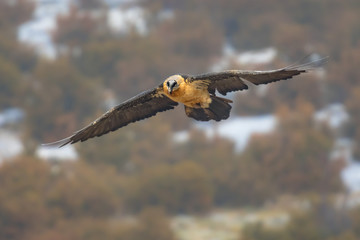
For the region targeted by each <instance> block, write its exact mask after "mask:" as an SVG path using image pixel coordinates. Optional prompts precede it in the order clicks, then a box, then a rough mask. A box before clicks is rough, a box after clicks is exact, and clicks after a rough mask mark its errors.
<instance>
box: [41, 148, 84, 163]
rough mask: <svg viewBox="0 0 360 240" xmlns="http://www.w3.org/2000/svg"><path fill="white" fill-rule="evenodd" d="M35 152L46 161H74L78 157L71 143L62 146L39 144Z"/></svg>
mask: <svg viewBox="0 0 360 240" xmlns="http://www.w3.org/2000/svg"><path fill="white" fill-rule="evenodd" d="M35 154H36V156H37V157H39V158H41V159H44V160H47V161H64V160H65V161H69V160H70V161H74V160H76V159H77V158H78V154H77V152H76V150H75V147H74V146H73V145H66V146H64V147H62V148H59V147H48V146H39V147H38V148H37V149H36V152H35Z"/></svg>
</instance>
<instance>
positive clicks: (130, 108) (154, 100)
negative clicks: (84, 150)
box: [45, 85, 178, 147]
mask: <svg viewBox="0 0 360 240" xmlns="http://www.w3.org/2000/svg"><path fill="white" fill-rule="evenodd" d="M176 105H178V103H177V102H174V101H172V100H171V99H169V98H168V97H166V96H165V95H164V94H163V89H162V85H161V86H159V87H158V88H154V89H152V90H149V91H145V92H143V93H140V94H139V95H137V96H135V97H133V98H130V99H129V100H127V101H125V102H123V103H122V104H120V105H118V106H116V107H114V108H112V109H111V110H109V111H107V112H106V113H104V114H103V115H102V116H101V117H99V118H98V119H96V120H95V121H93V122H92V123H90V124H89V125H88V126H86V127H85V128H83V129H81V130H79V131H77V132H75V133H74V134H73V135H72V136H70V137H68V138H65V139H62V140H60V141H57V142H54V143H50V144H45V145H52V146H54V145H55V146H57V145H60V147H62V146H64V145H66V144H68V143H70V144H73V143H76V142H79V141H81V142H83V141H86V140H87V139H89V138H93V137H99V136H101V135H104V134H106V133H108V132H111V131H115V130H117V129H119V128H121V127H124V126H126V125H128V124H129V123H132V122H136V121H139V120H142V119H145V118H149V117H152V116H154V115H156V114H157V113H158V112H163V111H166V110H170V109H173V108H174V107H175V106H176Z"/></svg>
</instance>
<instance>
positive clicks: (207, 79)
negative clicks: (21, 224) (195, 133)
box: [50, 58, 327, 147]
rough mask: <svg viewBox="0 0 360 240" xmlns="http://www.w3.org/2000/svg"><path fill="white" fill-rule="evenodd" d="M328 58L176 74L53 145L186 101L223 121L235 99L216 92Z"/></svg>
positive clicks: (194, 114)
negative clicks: (268, 67)
mask: <svg viewBox="0 0 360 240" xmlns="http://www.w3.org/2000/svg"><path fill="white" fill-rule="evenodd" d="M326 60H327V58H322V59H318V60H316V61H312V62H308V63H305V64H299V65H291V66H288V67H285V68H281V69H277V70H270V71H242V70H228V71H223V72H215V73H206V74H200V75H195V76H191V75H183V74H176V75H172V76H170V77H168V78H167V79H166V80H165V81H164V82H163V83H161V84H160V85H159V86H158V87H155V88H153V89H150V90H148V91H145V92H143V93H140V94H139V95H137V96H135V97H133V98H131V99H129V100H127V101H125V102H123V103H122V104H120V105H118V106H116V107H114V108H113V109H111V110H109V111H108V112H106V113H105V114H103V115H102V116H101V117H100V118H98V119H96V120H95V121H93V122H92V123H91V124H89V125H88V126H87V127H85V128H83V129H81V130H79V131H77V132H76V133H75V134H73V135H72V136H70V137H68V138H65V139H62V140H60V141H58V142H55V143H51V144H50V145H60V147H61V146H64V145H66V144H68V143H71V144H73V143H76V142H78V141H81V142H83V141H86V140H87V139H89V138H93V137H99V136H101V135H103V134H106V133H108V132H111V131H115V130H117V129H119V128H121V127H124V126H126V125H128V124H129V123H131V122H136V121H139V120H142V119H145V118H149V117H151V116H154V115H156V114H157V113H158V112H163V111H166V110H170V109H173V108H174V107H175V106H177V105H178V104H179V103H182V104H184V107H185V113H186V115H187V116H188V117H191V118H194V119H195V120H198V121H209V120H215V121H221V120H224V119H227V118H228V117H229V115H230V110H231V105H230V103H232V101H231V100H229V99H226V98H222V97H219V96H216V91H217V92H219V93H220V94H222V95H226V93H228V92H232V91H239V90H245V89H248V86H247V83H245V81H246V82H250V83H252V84H255V85H259V84H268V83H271V82H275V81H279V80H286V79H290V78H292V77H293V76H296V75H299V74H301V73H304V72H307V71H308V70H311V69H313V68H316V67H318V66H319V65H322V64H323V63H324V62H325V61H326Z"/></svg>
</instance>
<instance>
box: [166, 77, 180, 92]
mask: <svg viewBox="0 0 360 240" xmlns="http://www.w3.org/2000/svg"><path fill="white" fill-rule="evenodd" d="M183 81H184V78H183V77H182V76H180V75H173V76H170V77H168V78H167V79H166V80H165V82H164V89H165V90H167V91H168V93H169V94H170V95H171V93H172V92H174V91H176V90H177V89H178V88H179V86H180V83H181V82H183Z"/></svg>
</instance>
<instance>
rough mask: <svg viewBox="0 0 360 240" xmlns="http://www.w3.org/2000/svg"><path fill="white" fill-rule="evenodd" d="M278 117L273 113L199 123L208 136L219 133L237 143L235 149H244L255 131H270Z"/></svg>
mask: <svg viewBox="0 0 360 240" xmlns="http://www.w3.org/2000/svg"><path fill="white" fill-rule="evenodd" d="M276 122H277V121H276V118H275V116H273V115H264V116H250V117H235V118H232V119H229V120H227V121H224V122H219V123H197V124H196V125H195V126H196V128H198V129H202V130H203V131H204V132H205V134H206V135H207V137H209V138H212V137H214V136H215V135H219V136H221V137H224V138H228V139H230V140H232V141H233V142H234V143H235V151H237V152H240V151H243V150H244V148H245V147H246V144H247V143H248V141H249V139H250V137H251V136H252V135H253V134H255V133H269V132H271V131H272V130H274V129H275V126H276Z"/></svg>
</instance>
